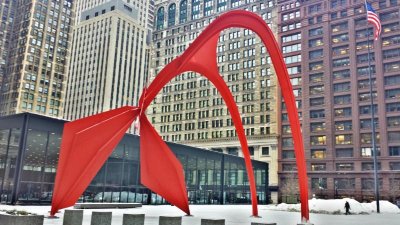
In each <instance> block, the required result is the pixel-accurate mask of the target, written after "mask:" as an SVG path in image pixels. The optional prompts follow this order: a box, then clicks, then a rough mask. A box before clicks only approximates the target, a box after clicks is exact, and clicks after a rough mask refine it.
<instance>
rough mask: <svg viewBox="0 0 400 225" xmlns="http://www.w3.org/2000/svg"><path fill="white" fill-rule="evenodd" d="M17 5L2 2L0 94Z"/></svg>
mask: <svg viewBox="0 0 400 225" xmlns="http://www.w3.org/2000/svg"><path fill="white" fill-rule="evenodd" d="M15 4H16V0H7V1H2V2H1V4H0V93H1V85H2V83H3V82H2V81H3V76H4V74H5V71H6V65H7V60H8V48H9V43H10V40H11V38H10V35H11V28H12V22H13V20H14V15H15V12H14V10H15V8H16V7H15Z"/></svg>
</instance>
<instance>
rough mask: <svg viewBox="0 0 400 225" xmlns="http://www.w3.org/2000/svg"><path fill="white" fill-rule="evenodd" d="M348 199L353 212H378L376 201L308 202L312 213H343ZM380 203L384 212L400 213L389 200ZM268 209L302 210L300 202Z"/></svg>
mask: <svg viewBox="0 0 400 225" xmlns="http://www.w3.org/2000/svg"><path fill="white" fill-rule="evenodd" d="M346 201H348V202H349V204H350V212H351V213H352V214H366V213H372V212H376V202H371V203H360V202H358V201H356V200H354V199H350V198H344V199H329V200H325V199H316V198H313V199H310V200H309V201H308V204H309V207H310V212H312V213H313V212H314V213H329V214H342V213H345V212H346V210H345V208H344V204H345V203H346ZM379 203H380V210H381V212H382V213H400V209H399V208H398V207H397V206H396V205H394V204H392V203H390V202H388V201H379ZM268 209H271V210H279V211H300V204H286V203H281V204H279V205H276V206H269V207H268Z"/></svg>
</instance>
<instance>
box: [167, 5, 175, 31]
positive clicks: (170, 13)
mask: <svg viewBox="0 0 400 225" xmlns="http://www.w3.org/2000/svg"><path fill="white" fill-rule="evenodd" d="M175 15H176V5H175V3H173V4H171V5H170V6H169V7H168V27H171V26H174V25H175Z"/></svg>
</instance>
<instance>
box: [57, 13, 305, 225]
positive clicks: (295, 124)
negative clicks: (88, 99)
mask: <svg viewBox="0 0 400 225" xmlns="http://www.w3.org/2000/svg"><path fill="white" fill-rule="evenodd" d="M229 27H242V28H247V29H250V30H253V31H254V32H256V33H257V34H258V35H259V36H260V38H261V40H262V41H263V43H264V45H265V46H266V47H267V50H268V52H269V53H270V55H271V59H272V62H273V65H274V68H275V71H276V73H277V76H278V80H279V83H280V86H281V88H282V95H283V98H284V101H285V103H286V107H287V109H288V117H289V121H290V124H291V128H292V135H293V141H294V147H295V153H296V162H297V167H298V173H299V186H300V199H301V202H302V204H301V215H302V219H305V220H307V221H308V219H309V212H308V184H307V171H306V163H305V158H304V149H303V143H302V136H301V131H300V123H299V119H298V114H297V109H296V105H295V99H294V96H293V90H292V86H291V83H290V79H289V75H288V73H287V69H286V66H285V64H284V61H283V58H282V55H281V53H280V50H279V46H278V44H277V42H276V41H275V38H274V35H273V33H272V31H271V30H270V29H269V27H268V26H267V24H266V23H265V22H264V21H263V20H262V19H261V18H260V17H259V16H257V15H255V14H253V13H250V12H247V11H242V10H237V11H231V12H228V13H225V14H223V15H221V16H220V17H219V18H217V19H216V20H215V21H214V22H213V23H211V24H210V25H209V26H208V27H207V28H206V29H205V30H204V31H203V32H202V33H201V34H200V36H199V37H198V38H197V39H196V40H195V41H194V42H193V43H192V44H191V45H190V47H189V48H188V49H187V50H186V51H185V52H184V53H183V54H182V55H181V56H180V57H178V58H176V59H175V60H173V61H172V62H171V63H170V64H168V65H167V66H166V67H165V68H164V69H163V70H162V71H161V72H160V73H159V74H158V75H157V77H156V78H155V80H153V82H152V83H151V84H150V86H149V87H148V88H147V89H146V90H145V91H144V92H143V93H144V94H142V96H141V99H140V106H139V107H138V108H135V107H123V108H120V109H116V110H112V111H109V112H105V113H101V114H98V115H94V116H91V117H87V118H84V119H81V120H77V121H73V122H70V123H68V124H66V126H65V128H64V134H63V140H62V145H61V153H60V154H61V155H60V160H59V166H58V173H57V176H56V182H55V187H54V194H53V201H52V210H51V214H52V215H54V214H55V212H57V210H58V209H60V208H64V207H68V206H70V205H73V204H74V203H75V201H76V200H77V199H78V198H79V196H80V195H81V194H82V193H83V191H84V190H85V189H86V188H87V186H88V185H89V183H90V181H91V180H92V179H93V177H94V176H95V175H96V173H97V172H98V170H99V169H100V168H101V166H102V165H103V163H104V162H105V160H106V159H107V158H108V156H109V155H110V154H111V152H112V150H113V149H114V147H115V146H116V145H117V144H118V142H119V140H120V139H121V138H122V136H123V134H124V132H125V131H126V129H127V128H128V127H129V125H130V124H131V123H132V121H134V120H135V118H136V117H137V116H139V117H140V118H139V119H140V121H141V127H140V132H141V137H140V143H141V147H140V148H141V156H140V157H141V162H142V163H141V182H142V183H143V184H144V185H145V186H147V187H148V188H150V189H151V190H153V191H154V192H156V193H158V194H160V195H161V196H163V197H164V198H165V199H166V200H167V201H169V202H170V203H172V204H174V205H176V206H177V207H178V208H180V209H181V210H183V211H184V212H186V213H187V214H190V211H189V207H188V201H187V194H186V186H185V182H184V178H183V174H182V167H181V165H180V163H179V161H178V160H177V159H176V157H174V155H173V154H172V153H171V151H170V150H169V149H168V147H167V145H166V144H165V143H164V142H163V141H162V139H161V138H160V137H159V135H158V134H157V132H156V131H155V129H154V128H153V127H152V126H151V124H150V123H149V122H148V120H147V118H146V116H145V114H142V113H141V112H142V111H144V110H146V108H147V107H148V106H149V105H150V103H151V101H152V100H153V99H154V98H155V97H156V95H157V93H158V92H159V91H160V90H161V89H162V87H164V86H165V85H166V84H167V83H168V82H169V81H170V80H171V79H172V78H173V77H175V76H177V75H179V74H181V73H183V72H186V71H194V72H197V73H200V74H202V75H203V76H205V77H207V78H208V79H209V80H210V81H211V82H212V83H213V84H214V85H215V87H216V88H217V89H218V91H219V92H220V94H221V96H222V97H223V99H224V101H225V102H226V105H227V107H228V110H229V112H230V114H231V116H232V120H233V122H234V125H235V128H236V130H237V133H238V138H239V141H240V144H241V147H242V151H243V155H244V158H245V163H246V170H247V174H248V177H249V182H250V191H251V198H252V206H253V208H252V209H253V210H252V212H253V215H254V216H257V215H258V209H257V198H256V185H255V181H254V173H253V168H252V166H251V160H250V154H249V150H248V145H247V140H246V136H245V133H244V129H243V125H242V122H241V119H240V114H239V111H238V108H237V106H236V103H235V101H234V99H233V97H232V94H231V92H230V90H229V88H228V87H227V85H226V83H225V82H224V80H223V78H222V77H221V76H220V74H219V73H218V67H217V63H216V46H217V41H218V37H219V32H220V31H222V30H224V29H226V28H229ZM104 128H107V129H104ZM98 132H101V133H103V134H102V135H100V136H101V138H96V134H97V133H98ZM87 140H90V142H88V141H87ZM83 149H84V151H85V153H84V155H85V156H84V157H81V155H82V150H83ZM99 149H100V150H99ZM150 149H152V150H151V151H150ZM157 157H162V158H163V161H160V160H159V159H157ZM82 158H83V159H84V160H82ZM78 159H79V160H81V162H80V163H77V164H78V165H76V164H75V165H74V166H71V165H70V164H68V163H67V162H68V161H74V160H75V161H76V160H78ZM66 172H68V176H66ZM160 174H162V175H160ZM61 182H63V184H62V185H61V184H60V183H61ZM163 184H164V185H166V184H168V186H163Z"/></svg>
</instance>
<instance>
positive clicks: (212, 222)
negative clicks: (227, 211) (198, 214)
mask: <svg viewBox="0 0 400 225" xmlns="http://www.w3.org/2000/svg"><path fill="white" fill-rule="evenodd" d="M201 225H225V220H224V219H201Z"/></svg>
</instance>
